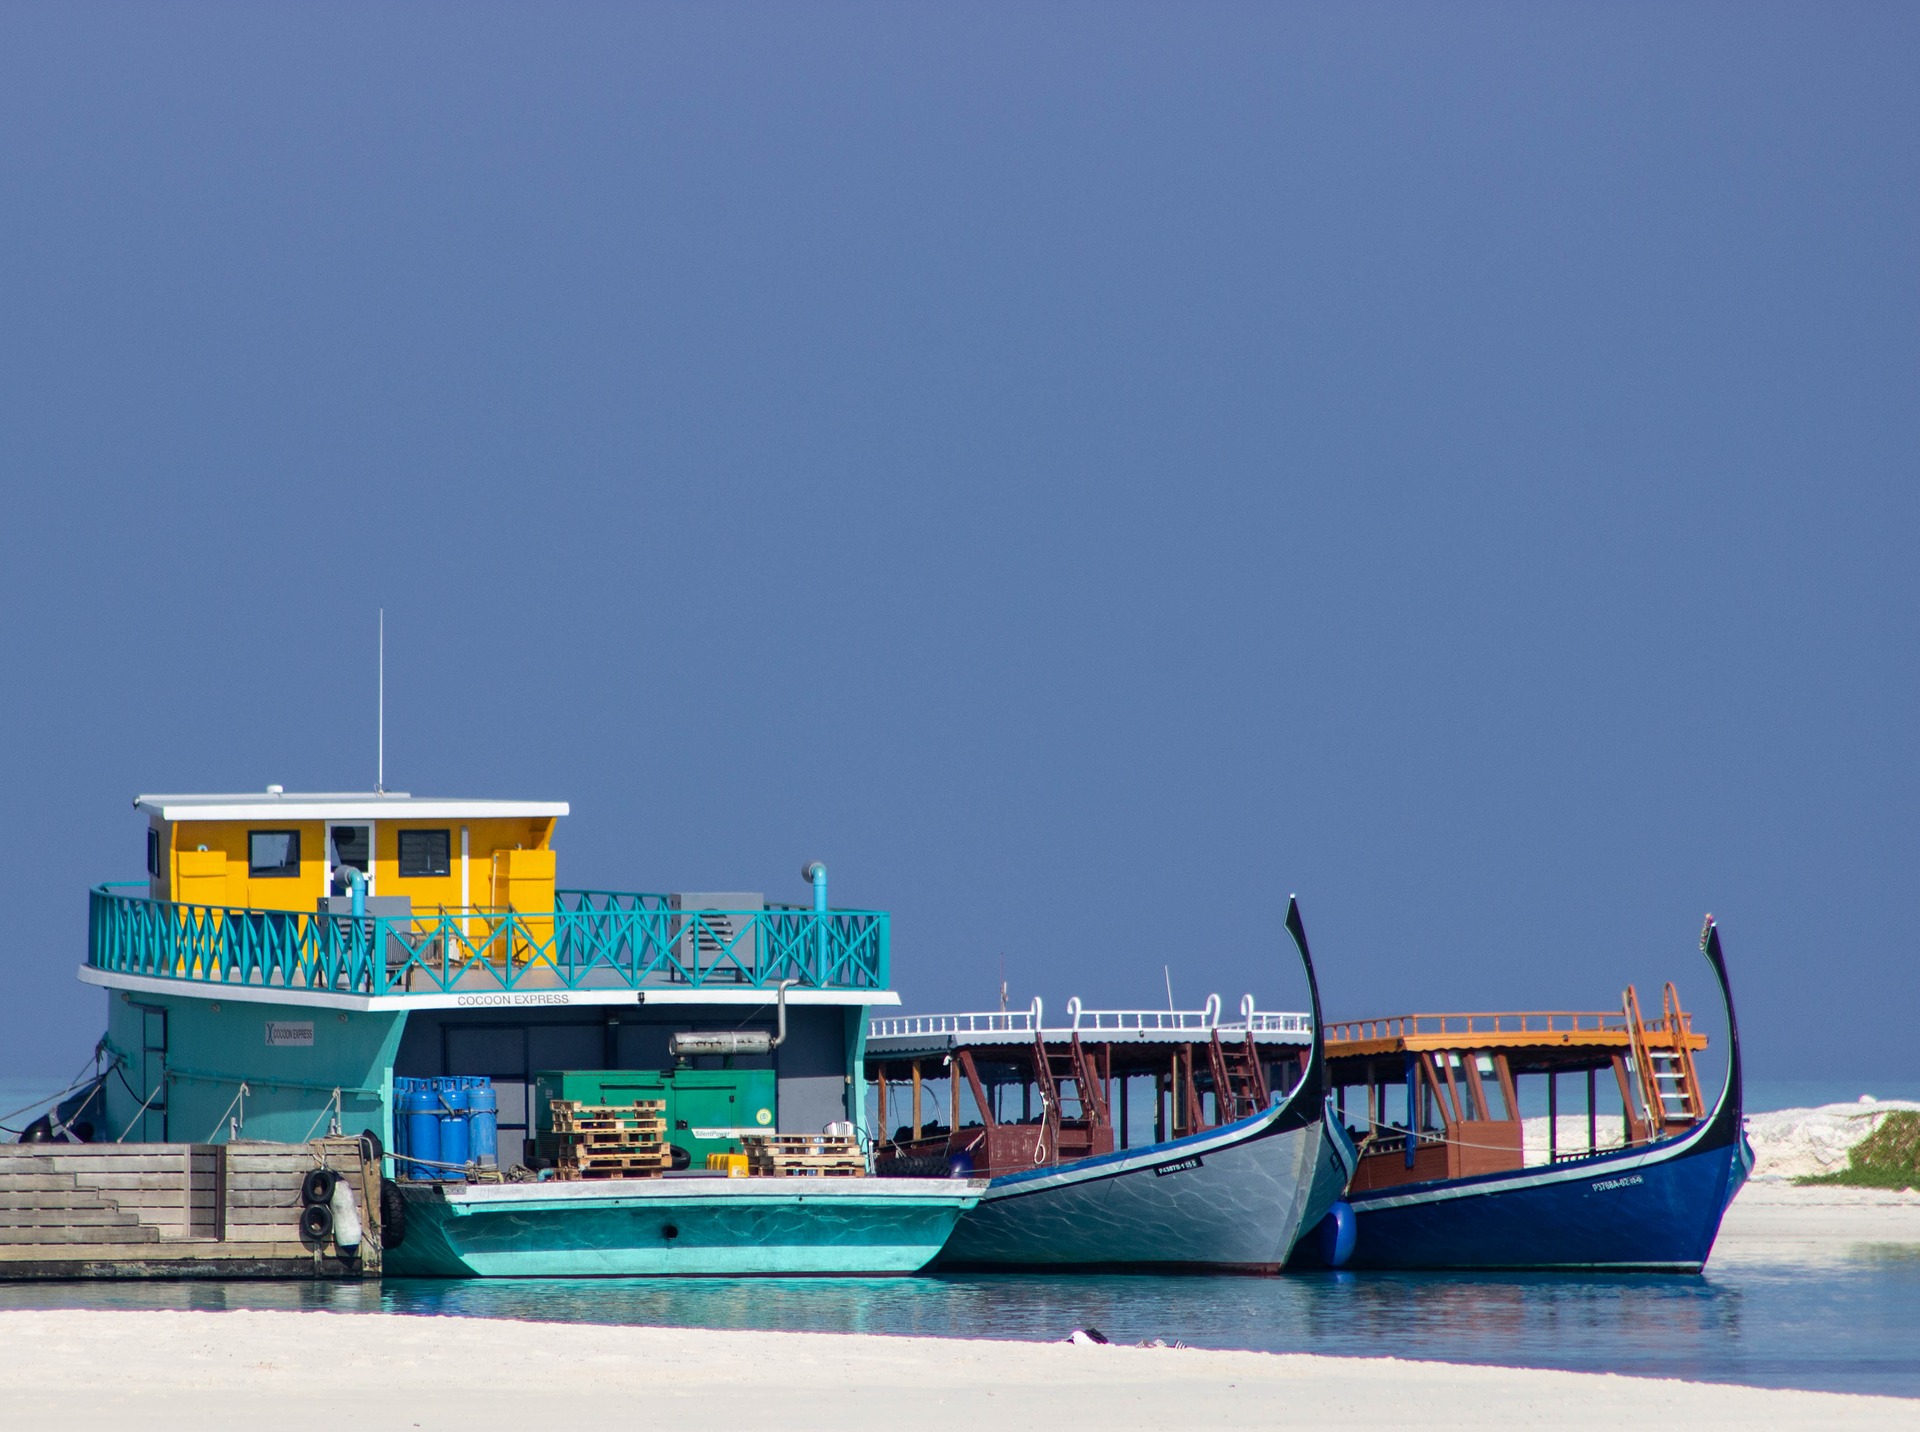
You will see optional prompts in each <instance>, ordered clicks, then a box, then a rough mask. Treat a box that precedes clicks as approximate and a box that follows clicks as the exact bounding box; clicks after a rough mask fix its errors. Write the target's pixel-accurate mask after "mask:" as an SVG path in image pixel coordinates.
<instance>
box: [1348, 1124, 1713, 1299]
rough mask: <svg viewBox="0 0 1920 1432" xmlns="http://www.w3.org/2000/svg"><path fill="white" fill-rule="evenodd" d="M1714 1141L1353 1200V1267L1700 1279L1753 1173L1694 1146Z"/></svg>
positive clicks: (1686, 1141) (1695, 1138) (1686, 1140)
mask: <svg viewBox="0 0 1920 1432" xmlns="http://www.w3.org/2000/svg"><path fill="white" fill-rule="evenodd" d="M1710 1132H1711V1130H1710V1129H1709V1130H1701V1131H1699V1132H1697V1133H1696V1134H1694V1135H1692V1136H1689V1137H1683V1138H1680V1139H1675V1140H1672V1141H1670V1142H1668V1143H1665V1144H1653V1145H1649V1146H1646V1147H1642V1148H1637V1149H1627V1150H1621V1151H1620V1152H1618V1153H1611V1154H1599V1155H1596V1156H1595V1157H1593V1158H1588V1159H1579V1160H1576V1161H1573V1162H1570V1163H1563V1164H1556V1165H1554V1166H1553V1167H1551V1168H1545V1167H1542V1168H1531V1169H1522V1170H1516V1171H1515V1172H1513V1173H1507V1174H1485V1175H1481V1176H1480V1177H1477V1178H1468V1179H1451V1180H1445V1181H1441V1182H1436V1183H1425V1184H1407V1185H1403V1186H1401V1187H1398V1188H1388V1189H1380V1190H1378V1191H1377V1192H1374V1193H1365V1194H1360V1195H1357V1196H1350V1197H1349V1199H1348V1201H1349V1202H1350V1203H1351V1204H1352V1206H1353V1211H1354V1214H1355V1216H1356V1219H1357V1221H1358V1225H1359V1228H1358V1237H1357V1238H1356V1240H1355V1243H1354V1250H1353V1257H1352V1259H1351V1261H1350V1262H1349V1263H1348V1266H1349V1267H1354V1268H1461V1269H1474V1268H1486V1269H1493V1268H1589V1269H1592V1268H1608V1269H1618V1270H1623V1271H1624V1270H1628V1269H1654V1270H1659V1271H1663V1272H1697V1271H1698V1270H1699V1269H1700V1267H1701V1266H1702V1265H1703V1264H1705V1262H1706V1261H1707V1255H1708V1254H1709V1253H1710V1252H1712V1250H1713V1240H1714V1237H1715V1236H1716V1235H1717V1234H1718V1233H1719V1231H1720V1218H1721V1215H1722V1214H1724V1213H1725V1212H1726V1209H1727V1205H1728V1204H1729V1203H1730V1202H1731V1201H1732V1200H1733V1195H1734V1194H1736V1193H1738V1192H1739V1190H1740V1185H1741V1184H1742V1183H1744V1182H1745V1181H1746V1174H1747V1166H1748V1165H1747V1160H1746V1158H1745V1156H1744V1153H1743V1150H1742V1149H1741V1148H1740V1145H1739V1141H1738V1137H1737V1135H1736V1137H1735V1138H1734V1139H1733V1140H1730V1141H1727V1142H1720V1141H1717V1140H1708V1139H1705V1138H1702V1137H1701V1135H1702V1134H1706V1133H1710ZM1706 1144H1711V1146H1709V1147H1701V1146H1700V1145H1706Z"/></svg>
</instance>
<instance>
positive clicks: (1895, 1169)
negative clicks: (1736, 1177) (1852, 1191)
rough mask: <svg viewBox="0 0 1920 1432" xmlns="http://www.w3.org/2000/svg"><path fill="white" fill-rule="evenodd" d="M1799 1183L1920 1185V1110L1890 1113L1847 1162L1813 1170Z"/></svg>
mask: <svg viewBox="0 0 1920 1432" xmlns="http://www.w3.org/2000/svg"><path fill="white" fill-rule="evenodd" d="M1794 1182H1795V1183H1845V1184H1852V1185H1853V1186H1854V1187H1856V1188H1920V1113H1914V1112H1913V1111H1911V1110H1901V1111H1900V1112H1898V1113H1892V1114H1888V1115H1887V1116H1886V1118H1884V1119H1883V1120H1881V1123H1880V1127H1879V1128H1877V1129H1875V1130H1874V1131H1873V1132H1872V1133H1871V1134H1868V1135H1867V1136H1866V1137H1865V1138H1864V1139H1862V1140H1861V1141H1860V1142H1859V1143H1857V1144H1855V1145H1854V1146H1853V1151H1852V1152H1851V1153H1850V1154H1848V1156H1847V1166H1846V1167H1845V1168H1843V1169H1840V1170H1838V1171H1837V1172H1834V1173H1819V1174H1811V1175H1809V1176H1808V1177H1806V1178H1799V1179H1795V1180H1794Z"/></svg>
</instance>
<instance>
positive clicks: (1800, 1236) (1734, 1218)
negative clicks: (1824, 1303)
mask: <svg viewBox="0 0 1920 1432" xmlns="http://www.w3.org/2000/svg"><path fill="white" fill-rule="evenodd" d="M1889 1245H1897V1246H1902V1247H1903V1248H1904V1249H1905V1250H1907V1251H1910V1252H1920V1193H1902V1192H1899V1191H1897V1190H1893V1189H1881V1188H1845V1187H1841V1186H1839V1185H1835V1184H1816V1185H1813V1186H1811V1187H1803V1186H1800V1185H1797V1184H1794V1183H1791V1182H1789V1181H1788V1180H1786V1179H1781V1178H1756V1179H1753V1180H1752V1181H1750V1182H1749V1183H1748V1184H1747V1186H1746V1187H1745V1188H1743V1189H1741V1190H1740V1195H1739V1197H1737V1198H1735V1199H1734V1201H1733V1206H1732V1207H1731V1208H1729V1209H1728V1210H1727V1216H1726V1218H1725V1220H1724V1221H1722V1223H1721V1224H1720V1237H1719V1240H1718V1241H1717V1242H1716V1243H1715V1244H1714V1246H1713V1259H1712V1263H1710V1264H1709V1266H1710V1267H1711V1266H1714V1265H1718V1264H1724V1263H1730V1262H1736V1261H1737V1262H1743V1263H1798V1262H1809V1261H1812V1262H1818V1261H1823V1260H1826V1259H1831V1258H1845V1257H1857V1256H1860V1254H1861V1253H1863V1252H1870V1251H1871V1250H1872V1249H1874V1248H1876V1247H1886V1246H1889Z"/></svg>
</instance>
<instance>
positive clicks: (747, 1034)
mask: <svg viewBox="0 0 1920 1432" xmlns="http://www.w3.org/2000/svg"><path fill="white" fill-rule="evenodd" d="M797 983H798V981H797V980H781V981H780V992H779V994H778V995H777V996H776V998H775V1004H776V1008H777V1010H778V1019H779V1022H780V1032H779V1033H778V1034H773V1035H769V1034H768V1033H767V1032H766V1031H765V1030H764V1029H723V1030H717V1031H715V1032H713V1033H705V1032H701V1031H695V1030H687V1031H685V1032H683V1033H680V1034H676V1035H673V1036H672V1037H670V1038H669V1039H668V1040H667V1053H669V1054H671V1055H672V1056H673V1057H674V1058H675V1059H691V1058H693V1057H694V1056H695V1055H696V1054H720V1055H729V1054H771V1053H773V1051H774V1050H776V1049H778V1048H779V1047H780V1046H781V1045H782V1044H785V1043H786V1042H787V987H788V986H789V985H793V984H797Z"/></svg>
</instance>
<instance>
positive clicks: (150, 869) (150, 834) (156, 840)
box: [147, 826, 160, 875]
mask: <svg viewBox="0 0 1920 1432" xmlns="http://www.w3.org/2000/svg"><path fill="white" fill-rule="evenodd" d="M159 873H160V832H159V831H157V830H155V829H154V828H153V827H152V826H148V827H147V874H149V875H158V874H159Z"/></svg>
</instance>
